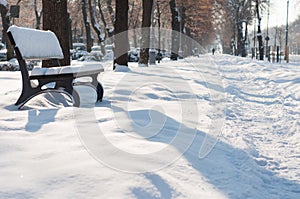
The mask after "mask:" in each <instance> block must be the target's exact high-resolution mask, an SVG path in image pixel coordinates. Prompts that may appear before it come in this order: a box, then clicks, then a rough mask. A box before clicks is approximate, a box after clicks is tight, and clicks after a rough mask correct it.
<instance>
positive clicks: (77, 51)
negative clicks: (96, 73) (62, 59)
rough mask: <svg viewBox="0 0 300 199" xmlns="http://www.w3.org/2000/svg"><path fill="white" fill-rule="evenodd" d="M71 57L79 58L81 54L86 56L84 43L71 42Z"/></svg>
mask: <svg viewBox="0 0 300 199" xmlns="http://www.w3.org/2000/svg"><path fill="white" fill-rule="evenodd" d="M70 54H71V58H72V59H73V60H74V59H79V58H80V57H82V56H86V55H87V54H88V52H87V51H86V47H85V44H84V43H73V49H71V50H70Z"/></svg>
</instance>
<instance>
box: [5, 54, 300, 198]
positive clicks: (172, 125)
mask: <svg viewBox="0 0 300 199" xmlns="http://www.w3.org/2000/svg"><path fill="white" fill-rule="evenodd" d="M295 58H297V57H295ZM292 60H293V59H292ZM294 60H295V59H294ZM299 60H300V59H298V60H297V61H298V62H292V63H291V64H269V63H266V62H258V61H252V60H250V59H243V58H237V57H232V56H226V55H217V56H214V57H212V56H208V55H205V56H200V57H199V58H189V59H187V60H181V61H179V62H170V61H166V62H163V63H162V64H160V65H156V66H151V67H149V68H137V67H136V65H135V64H132V65H131V71H128V72H113V71H111V69H110V66H111V65H110V64H108V65H107V66H106V65H105V67H106V68H107V70H106V72H105V73H103V74H102V75H101V80H102V82H103V85H104V87H105V91H106V92H105V99H104V101H103V102H102V103H97V105H96V107H95V108H93V109H76V108H75V109H73V108H72V107H70V106H68V105H67V104H69V102H68V101H64V100H63V99H64V98H60V99H59V100H54V99H53V98H52V96H51V95H46V98H43V97H38V98H37V99H35V100H34V101H33V102H31V103H29V104H28V105H27V108H26V109H25V110H22V111H18V110H16V107H14V106H13V105H12V104H13V103H14V102H15V100H16V99H17V97H18V95H19V91H20V86H21V80H20V74H19V72H0V82H1V85H0V95H1V99H0V157H1V158H0V186H1V189H0V198H140V199H142V198H143V199H144V198H236V199H238V198H295V199H296V198H299V195H300V139H299V138H300V135H299V128H300V121H299V119H300V85H299V84H300V75H299V74H300V68H299V66H300V61H299ZM120 80H122V81H120ZM8 85H9V86H8ZM63 106H67V107H66V108H59V109H57V107H63ZM33 108H34V109H33ZM87 114H89V115H88V117H82V116H87ZM80 121H84V122H80ZM95 124H96V126H97V127H99V129H100V132H101V135H102V136H104V137H105V139H106V140H108V141H109V142H102V141H103V140H97V139H94V140H95V142H91V143H88V144H87V142H85V140H84V139H85V137H84V136H87V137H88V136H94V137H93V138H97V136H99V135H100V134H94V132H97V131H92V130H95V129H90V128H92V127H93V125H95ZM162 124H163V125H162ZM82 126H84V128H81V127H82ZM98 133H99V130H98ZM176 133H177V134H176ZM190 135H191V136H190ZM209 135H210V136H209ZM176 136H177V137H176ZM174 138H180V139H177V140H176V139H174ZM191 138H192V140H191ZM213 138H218V139H219V141H218V142H217V143H216V145H214V144H215V143H214V141H215V139H213ZM205 140H206V141H207V140H208V141H210V142H209V144H208V145H207V147H208V148H209V147H210V146H214V147H213V149H212V151H210V153H209V154H208V155H205V157H204V158H201V159H200V158H199V152H200V151H201V149H202V148H201V146H202V147H203V144H205V143H207V142H206V141H205ZM190 141H191V142H190ZM94 143H96V144H98V146H95V147H96V148H92V145H93V144H94ZM109 143H112V144H113V145H114V146H115V147H116V148H118V149H120V151H121V152H124V151H125V152H127V153H122V154H125V155H127V154H133V159H130V161H126V157H125V156H120V155H118V153H121V152H119V151H116V150H111V149H110V148H109V147H110V145H109ZM186 146H189V147H188V148H187V150H186ZM207 147H206V149H207ZM165 149H168V150H167V151H166V152H167V155H165V154H164V153H163V150H165ZM97 150H100V152H103V151H106V152H107V153H103V154H102V153H99V155H103V156H101V158H102V159H101V158H100V160H102V161H103V160H106V161H107V162H105V161H104V164H103V163H101V162H99V161H97V158H98V157H99V156H97V154H96V153H97V152H99V151H97ZM160 150H161V151H160ZM185 150H186V151H185ZM183 152H184V153H183ZM208 152H209V151H208ZM150 153H151V154H155V156H154V157H152V156H150V155H147V154H150ZM141 154H142V155H141ZM140 155H141V156H140ZM103 158H104V159H103ZM128 158H132V156H128ZM143 158H146V159H143ZM147 158H149V159H147ZM98 160H99V158H98ZM143 160H145V161H143ZM150 160H151V161H150ZM173 160H176V161H175V162H174V163H172V164H170V163H171V162H172V161H173ZM109 161H111V162H109ZM170 161H171V162H170ZM105 164H108V165H109V166H107V165H105ZM169 164H170V165H169ZM158 166H159V168H158ZM147 168H148V169H153V168H157V169H156V170H155V171H153V172H146V171H147ZM134 169H136V170H137V171H143V170H145V169H146V170H145V171H143V172H139V173H132V171H133V170H134ZM119 170H123V171H127V172H123V171H119ZM128 171H131V172H128Z"/></svg>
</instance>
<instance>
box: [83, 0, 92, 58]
mask: <svg viewBox="0 0 300 199" xmlns="http://www.w3.org/2000/svg"><path fill="white" fill-rule="evenodd" d="M81 10H82V15H83V23H84V27H85V35H86V48H87V51H88V52H91V50H92V46H93V41H92V36H91V27H90V20H89V19H88V16H87V12H86V0H81Z"/></svg>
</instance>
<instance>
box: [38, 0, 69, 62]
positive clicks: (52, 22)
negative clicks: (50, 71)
mask: <svg viewBox="0 0 300 199" xmlns="http://www.w3.org/2000/svg"><path fill="white" fill-rule="evenodd" d="M42 3H43V8H42V9H43V29H44V30H51V31H53V32H54V33H55V34H56V36H57V38H58V40H59V42H60V45H61V47H62V50H63V54H64V59H63V60H60V65H61V66H66V65H70V46H69V26H68V25H66V24H68V22H69V18H68V10H67V0H60V1H49V0H43V1H42ZM51 66H57V63H55V62H53V61H43V67H51Z"/></svg>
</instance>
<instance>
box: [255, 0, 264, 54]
mask: <svg viewBox="0 0 300 199" xmlns="http://www.w3.org/2000/svg"><path fill="white" fill-rule="evenodd" d="M256 12H257V19H258V25H257V28H258V29H257V40H258V48H259V49H258V50H259V60H264V45H263V38H262V33H261V27H260V22H261V18H260V14H259V2H258V0H256Z"/></svg>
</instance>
